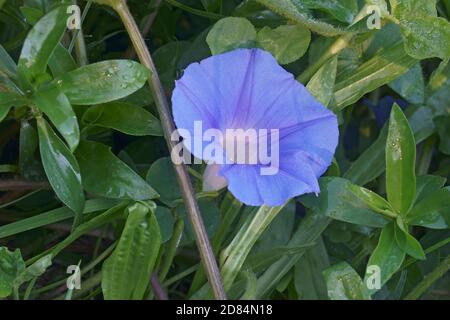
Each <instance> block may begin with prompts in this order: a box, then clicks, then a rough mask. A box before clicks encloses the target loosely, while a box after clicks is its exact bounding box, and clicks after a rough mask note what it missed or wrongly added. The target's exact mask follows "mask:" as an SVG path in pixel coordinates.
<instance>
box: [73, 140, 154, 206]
mask: <svg viewBox="0 0 450 320" xmlns="http://www.w3.org/2000/svg"><path fill="white" fill-rule="evenodd" d="M75 156H76V158H77V159H78V162H79V163H80V170H81V176H82V177H83V186H84V189H85V190H86V191H87V192H90V193H93V194H96V195H99V196H102V197H106V198H113V199H132V200H146V199H153V198H155V197H157V196H158V194H157V193H156V191H155V190H153V189H152V187H150V185H149V184H148V183H147V182H145V180H144V179H142V178H141V177H140V176H139V175H138V174H137V173H136V172H134V171H133V170H132V169H130V167H128V166H127V165H126V164H125V163H123V162H122V161H121V160H120V159H119V158H117V157H116V156H115V155H114V154H112V153H111V151H110V148H109V147H107V146H105V145H103V144H101V143H98V142H92V141H83V142H81V143H80V145H79V147H78V149H77V151H76V153H75Z"/></svg>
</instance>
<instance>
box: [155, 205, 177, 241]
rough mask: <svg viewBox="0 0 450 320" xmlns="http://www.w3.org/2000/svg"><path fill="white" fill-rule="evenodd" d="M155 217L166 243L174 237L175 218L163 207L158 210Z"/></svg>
mask: <svg viewBox="0 0 450 320" xmlns="http://www.w3.org/2000/svg"><path fill="white" fill-rule="evenodd" d="M155 217H156V220H158V225H159V229H160V231H161V241H162V242H163V243H165V242H167V241H169V240H170V238H171V237H172V234H173V226H174V224H175V218H174V217H173V214H172V212H171V211H170V210H169V209H168V208H166V207H161V206H158V208H156V212H155Z"/></svg>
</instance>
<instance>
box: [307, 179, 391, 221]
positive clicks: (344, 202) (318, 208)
mask: <svg viewBox="0 0 450 320" xmlns="http://www.w3.org/2000/svg"><path fill="white" fill-rule="evenodd" d="M319 185H320V194H319V196H318V197H316V196H315V195H306V196H304V197H302V198H301V199H300V200H301V202H302V203H303V204H304V205H305V206H306V207H307V208H311V209H314V210H315V212H316V213H318V214H322V215H326V216H328V217H330V218H333V219H336V220H340V221H345V222H348V223H354V224H359V225H365V226H371V227H376V228H380V227H383V226H384V225H385V224H386V223H387V222H388V220H386V219H385V218H384V217H383V216H381V215H380V214H378V213H376V212H375V211H374V209H377V211H379V212H385V211H389V207H390V206H389V204H388V203H387V202H386V201H385V200H384V199H383V198H381V197H380V196H378V195H377V194H375V193H373V192H371V191H370V190H367V189H364V188H362V187H359V186H357V185H354V184H352V183H351V182H350V181H348V180H346V179H342V178H338V177H323V178H320V179H319Z"/></svg>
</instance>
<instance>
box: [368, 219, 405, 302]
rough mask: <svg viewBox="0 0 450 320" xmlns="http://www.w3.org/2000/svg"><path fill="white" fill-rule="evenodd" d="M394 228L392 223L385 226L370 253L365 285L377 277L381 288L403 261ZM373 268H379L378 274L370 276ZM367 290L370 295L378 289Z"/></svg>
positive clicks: (403, 255) (403, 257)
mask: <svg viewBox="0 0 450 320" xmlns="http://www.w3.org/2000/svg"><path fill="white" fill-rule="evenodd" d="M394 228H395V226H394V222H392V223H389V224H387V225H385V226H384V227H383V229H382V230H381V235H380V239H379V240H378V245H377V247H376V248H375V250H374V251H373V252H372V255H371V256H370V258H369V262H368V263H367V269H366V276H365V278H364V283H365V284H366V285H367V284H368V282H370V277H371V276H379V277H380V285H381V286H383V285H384V284H385V283H386V282H387V281H388V280H389V279H390V278H391V277H392V276H393V275H394V273H395V272H397V270H398V269H399V268H400V267H401V265H402V263H403V260H404V259H405V252H404V251H403V250H402V249H401V248H400V247H399V246H398V244H397V242H396V240H395V231H394ZM374 266H375V267H378V268H379V271H380V273H379V274H373V275H372V272H371V267H374ZM367 290H368V292H369V293H370V294H373V293H375V292H376V291H378V290H379V289H377V288H376V287H375V288H368V289H367Z"/></svg>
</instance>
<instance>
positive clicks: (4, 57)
mask: <svg viewBox="0 0 450 320" xmlns="http://www.w3.org/2000/svg"><path fill="white" fill-rule="evenodd" d="M2 75H3V76H6V77H9V78H12V79H15V78H16V77H17V66H16V63H15V62H14V60H13V59H12V58H11V57H10V56H9V54H8V52H6V50H5V48H3V46H2V45H1V44H0V76H2Z"/></svg>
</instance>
